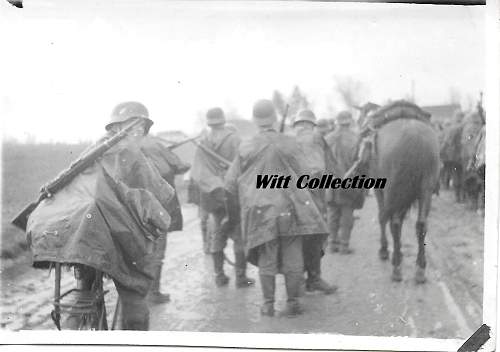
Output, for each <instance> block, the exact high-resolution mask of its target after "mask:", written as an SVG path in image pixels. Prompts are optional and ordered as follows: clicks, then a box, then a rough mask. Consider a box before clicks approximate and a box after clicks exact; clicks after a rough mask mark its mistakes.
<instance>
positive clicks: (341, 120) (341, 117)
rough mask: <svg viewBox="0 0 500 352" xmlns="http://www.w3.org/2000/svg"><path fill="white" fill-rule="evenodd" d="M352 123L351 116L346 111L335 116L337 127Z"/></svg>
mask: <svg viewBox="0 0 500 352" xmlns="http://www.w3.org/2000/svg"><path fill="white" fill-rule="evenodd" d="M352 121H353V120H352V114H351V113H350V112H349V111H347V110H344V111H341V112H339V114H338V115H337V123H338V124H339V125H349V124H351V122H352Z"/></svg>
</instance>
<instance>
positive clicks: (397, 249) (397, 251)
mask: <svg viewBox="0 0 500 352" xmlns="http://www.w3.org/2000/svg"><path fill="white" fill-rule="evenodd" d="M402 224H403V215H402V214H398V213H396V214H394V215H393V216H392V217H391V234H392V240H393V252H392V277H391V278H392V281H398V282H399V281H401V280H403V275H402V274H401V262H402V260H403V254H402V253H401V227H402Z"/></svg>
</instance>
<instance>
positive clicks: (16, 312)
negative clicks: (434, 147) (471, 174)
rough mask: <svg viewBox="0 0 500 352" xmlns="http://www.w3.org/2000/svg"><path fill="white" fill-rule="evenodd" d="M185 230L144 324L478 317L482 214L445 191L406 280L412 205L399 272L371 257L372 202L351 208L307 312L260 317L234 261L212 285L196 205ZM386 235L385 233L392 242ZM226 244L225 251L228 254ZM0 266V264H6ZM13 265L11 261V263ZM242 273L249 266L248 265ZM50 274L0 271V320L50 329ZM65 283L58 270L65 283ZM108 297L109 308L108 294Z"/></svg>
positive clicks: (438, 334)
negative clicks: (332, 288)
mask: <svg viewBox="0 0 500 352" xmlns="http://www.w3.org/2000/svg"><path fill="white" fill-rule="evenodd" d="M184 214H185V217H184V218H185V230H184V231H183V232H175V233H172V234H170V235H169V239H168V247H167V259H166V264H165V266H164V271H163V277H162V286H163V287H162V290H163V291H166V292H168V293H170V295H171V298H172V300H171V302H169V303H166V304H161V305H154V306H151V307H150V308H151V330H170V331H218V332H288V333H292V332H293V333H309V332H322V333H338V334H347V335H374V336H411V337H434V338H458V339H464V338H467V337H469V336H470V335H471V334H472V332H474V331H475V330H476V329H477V328H478V327H479V326H480V324H481V321H482V308H481V306H482V303H481V302H482V287H483V284H482V280H483V219H482V217H481V216H479V215H478V214H475V213H472V212H470V211H469V210H466V209H465V207H464V206H463V205H461V204H456V203H455V202H453V199H452V196H451V194H450V193H448V192H442V193H441V195H440V197H435V198H434V200H433V209H432V212H431V216H430V225H429V233H428V237H427V241H426V250H427V259H428V268H427V279H428V281H427V283H426V284H424V285H416V284H415V282H414V273H415V260H416V252H417V243H416V238H415V231H414V224H415V215H414V211H412V212H411V213H410V214H409V216H408V218H407V220H406V222H405V225H404V228H403V236H402V242H403V254H404V259H403V276H404V280H403V281H402V282H401V283H393V282H391V280H390V274H391V263H390V261H385V262H383V261H380V260H379V259H378V256H377V251H378V247H379V230H378V223H377V220H376V218H377V216H376V202H375V199H374V197H373V196H371V197H368V198H367V201H366V204H365V207H364V208H363V209H362V210H360V211H357V214H356V215H357V216H358V217H359V219H358V220H357V221H356V223H355V227H354V230H353V234H352V247H353V249H354V250H355V252H354V254H352V255H348V256H345V255H340V254H331V253H327V254H326V255H325V257H324V260H323V277H324V279H325V280H327V281H329V282H331V283H334V284H336V285H338V286H339V290H338V292H337V293H336V294H334V295H330V296H325V295H322V294H320V293H313V294H311V293H306V295H305V296H304V297H303V298H302V302H303V306H304V309H305V311H306V312H305V314H304V315H303V316H300V317H297V318H292V319H289V318H286V317H274V318H269V317H261V316H260V313H259V308H260V304H261V291H260V286H259V285H258V284H257V285H256V287H251V288H245V289H236V288H235V286H234V273H233V268H232V267H231V266H230V265H229V264H227V263H226V264H225V269H226V272H227V274H229V276H230V277H231V282H230V284H229V286H227V287H224V288H216V287H215V284H214V282H213V275H212V261H211V258H210V257H209V256H207V255H204V254H203V252H202V249H201V248H202V246H201V235H200V232H199V223H198V219H197V210H196V208H195V207H193V206H189V205H188V206H185V207H184ZM390 242H392V241H390ZM230 248H231V247H230V246H228V248H227V249H226V254H227V256H228V257H229V258H230V259H232V257H233V254H232V250H231V249H230ZM4 264H5V263H4ZM11 264H12V263H11ZM248 275H249V276H251V277H253V278H257V277H258V275H257V270H256V268H255V267H253V266H251V265H250V266H249V273H248ZM53 282H54V274H53V273H52V274H51V275H50V277H49V276H48V272H47V271H40V270H34V269H31V268H30V267H29V263H28V262H27V260H26V259H24V260H18V262H17V264H16V265H10V267H9V268H5V269H3V271H2V295H1V307H2V315H1V324H2V327H3V328H6V329H13V330H18V329H54V325H53V323H52V321H51V319H50V316H49V314H50V310H51V309H52V307H51V306H50V299H52V293H53ZM71 285H73V279H72V273H71V272H64V273H63V286H64V287H66V288H69V287H71ZM106 287H108V288H110V289H111V290H110V293H109V294H108V295H107V306H108V314H109V317H110V319H111V315H112V313H113V310H114V302H115V301H116V292H115V291H114V289H113V284H112V282H111V281H108V282H107V283H106ZM276 295H277V296H276V298H277V302H276V309H277V310H281V309H283V308H284V305H285V300H286V294H285V290H284V282H283V277H282V276H279V277H278V280H277V292H276Z"/></svg>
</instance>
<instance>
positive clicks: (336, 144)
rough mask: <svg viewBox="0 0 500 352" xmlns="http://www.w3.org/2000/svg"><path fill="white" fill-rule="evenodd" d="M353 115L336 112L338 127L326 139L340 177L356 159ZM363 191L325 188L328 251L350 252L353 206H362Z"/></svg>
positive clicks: (355, 207)
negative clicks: (352, 127)
mask: <svg viewBox="0 0 500 352" xmlns="http://www.w3.org/2000/svg"><path fill="white" fill-rule="evenodd" d="M352 123H353V118H352V115H351V113H350V112H348V111H342V112H340V113H339V114H338V115H337V126H338V128H337V129H336V130H335V131H334V132H332V133H330V134H328V135H327V136H326V137H325V139H326V142H327V143H328V145H329V146H330V149H331V151H332V154H333V158H334V160H335V166H336V171H337V172H338V173H339V175H341V176H343V175H344V174H345V173H346V172H347V170H349V168H350V167H351V166H352V165H353V164H354V162H355V161H356V158H357V148H358V141H359V137H358V135H357V134H356V133H355V132H354V131H353V130H352V129H351V125H352ZM363 200H364V194H363V193H362V190H355V189H336V190H334V191H333V190H328V192H327V202H328V209H327V211H328V224H329V227H330V251H331V252H332V253H334V252H338V251H340V253H341V254H350V253H352V249H351V248H350V247H349V241H350V238H351V230H352V227H353V225H354V216H353V213H354V209H359V208H361V206H362V205H363Z"/></svg>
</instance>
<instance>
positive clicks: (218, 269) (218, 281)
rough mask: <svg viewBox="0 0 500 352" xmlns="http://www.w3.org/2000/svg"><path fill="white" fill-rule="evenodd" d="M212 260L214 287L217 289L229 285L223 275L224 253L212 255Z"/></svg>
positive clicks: (227, 279)
mask: <svg viewBox="0 0 500 352" xmlns="http://www.w3.org/2000/svg"><path fill="white" fill-rule="evenodd" d="M212 258H213V260H214V273H215V285H217V287H222V286H226V285H227V284H228V283H229V278H228V277H227V276H226V274H224V252H223V251H219V252H215V253H212Z"/></svg>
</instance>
